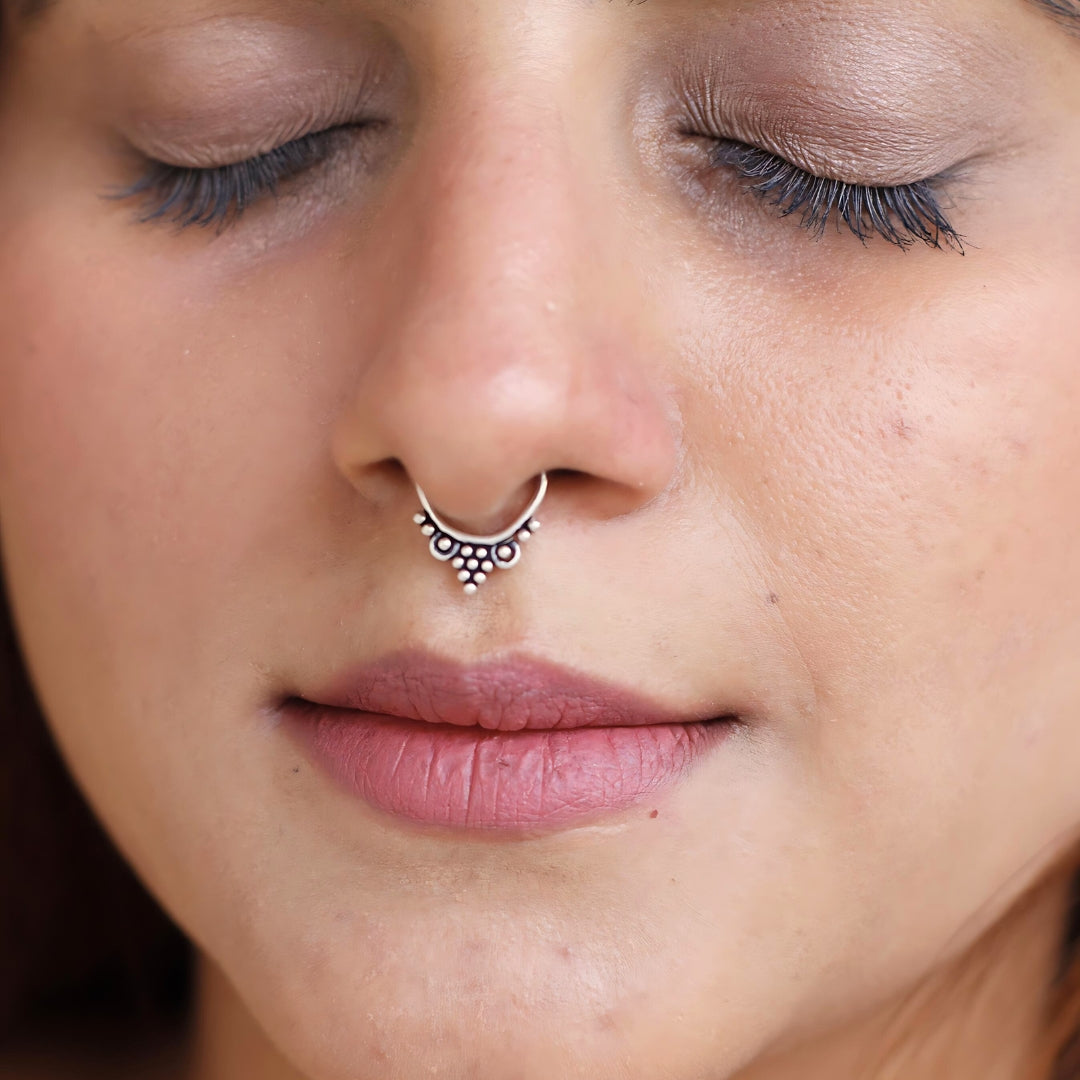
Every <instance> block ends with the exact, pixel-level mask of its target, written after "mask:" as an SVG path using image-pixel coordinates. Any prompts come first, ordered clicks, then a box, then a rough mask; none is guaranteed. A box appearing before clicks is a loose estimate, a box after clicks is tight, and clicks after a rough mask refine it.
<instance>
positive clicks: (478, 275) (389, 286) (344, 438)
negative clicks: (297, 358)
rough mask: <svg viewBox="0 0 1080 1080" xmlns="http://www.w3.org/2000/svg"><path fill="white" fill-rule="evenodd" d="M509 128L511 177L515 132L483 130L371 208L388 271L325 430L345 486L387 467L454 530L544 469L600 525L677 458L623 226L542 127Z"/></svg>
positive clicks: (508, 507) (478, 518) (495, 517)
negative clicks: (338, 415) (361, 358)
mask: <svg viewBox="0 0 1080 1080" xmlns="http://www.w3.org/2000/svg"><path fill="white" fill-rule="evenodd" d="M515 130H519V131H521V132H523V133H524V134H526V135H528V136H529V139H528V140H527V145H525V144H521V145H519V146H518V153H519V155H520V158H521V161H522V162H523V164H522V167H521V169H520V170H517V171H516V172H515V170H514V169H513V168H512V167H508V165H507V160H508V150H507V139H510V137H509V136H507V137H506V138H502V137H500V133H498V132H496V133H495V134H494V135H493V134H492V132H491V131H490V130H489V128H488V127H487V126H485V127H481V128H478V129H476V130H475V131H474V132H473V137H472V142H471V145H470V146H469V147H468V148H467V150H466V151H462V150H461V148H459V155H458V158H457V160H458V167H457V168H456V169H451V170H449V172H448V171H446V170H445V169H440V167H439V164H438V162H437V161H435V160H433V161H432V162H430V163H428V164H430V165H431V168H430V169H428V168H418V169H415V170H412V175H413V176H415V177H421V178H423V179H419V180H416V181H414V184H415V186H413V187H412V188H411V189H405V190H403V191H401V192H399V193H398V194H397V196H396V199H395V201H394V203H393V205H392V206H390V207H388V210H387V213H386V214H384V215H383V216H382V218H381V221H380V224H379V229H378V230H377V231H379V232H383V233H384V235H382V236H380V238H379V239H380V241H381V242H383V243H384V245H385V246H384V250H388V251H391V252H392V253H393V254H392V255H391V256H390V258H391V261H392V262H393V266H392V268H391V269H390V272H387V273H384V274H383V277H382V280H379V281H376V282H371V281H370V279H369V281H368V282H367V283H366V284H367V285H368V288H367V290H366V291H367V292H368V295H369V296H372V295H375V296H377V297H378V300H377V301H376V303H378V305H379V309H378V315H377V316H376V318H375V319H374V322H373V324H372V329H373V333H372V336H371V339H370V340H369V341H368V342H366V343H364V344H363V345H362V346H361V347H362V348H364V351H365V353H366V354H367V356H368V360H367V361H366V362H365V363H364V365H363V366H362V368H361V370H360V372H359V385H358V387H357V391H356V393H355V394H354V395H353V397H352V400H351V402H350V404H349V406H348V407H347V409H346V410H345V412H344V414H343V416H342V419H341V422H340V423H339V425H338V427H337V430H336V432H335V457H336V460H337V465H338V468H339V470H340V471H341V472H342V473H343V474H344V475H346V476H347V477H348V478H349V479H350V481H351V482H352V483H353V484H354V486H356V487H358V488H363V487H365V485H370V484H371V482H372V478H373V476H375V475H376V474H381V475H383V476H386V475H388V470H387V463H389V462H396V463H398V464H399V465H400V466H401V467H402V468H403V470H404V473H405V474H406V475H407V477H408V479H409V480H410V481H411V482H412V483H414V484H416V485H418V486H419V487H420V489H421V490H422V491H423V492H424V493H425V494H426V497H427V498H428V499H429V501H430V503H431V505H432V506H433V507H434V508H436V509H437V510H438V512H439V513H440V514H441V515H444V516H445V517H446V518H447V519H448V521H449V522H451V523H453V524H455V525H457V526H459V527H466V528H467V529H468V531H470V532H479V533H485V534H486V533H489V532H491V531H492V530H493V529H497V528H499V527H501V526H502V524H503V523H504V522H505V521H506V520H507V519H508V518H512V517H513V516H514V515H515V514H517V513H519V512H520V511H521V510H522V509H523V508H524V504H525V503H527V501H528V499H529V498H530V497H531V494H532V492H533V490H534V485H535V484H536V483H537V479H536V478H537V477H539V476H541V475H542V474H545V473H546V474H548V475H549V476H550V477H551V478H552V489H551V492H550V493H549V495H548V500H549V503H550V502H552V501H553V500H556V499H557V500H559V501H563V500H565V499H566V497H567V496H568V495H569V494H570V493H571V492H573V493H574V494H575V497H576V499H577V500H578V502H579V504H580V503H581V502H587V503H588V505H589V509H590V512H591V513H593V514H598V515H601V516H607V515H609V514H611V513H622V512H626V511H628V510H630V509H632V508H634V507H635V506H638V505H640V504H641V503H642V502H644V501H647V500H648V499H650V498H651V497H653V496H654V495H655V494H656V493H657V492H658V491H660V490H663V488H664V487H666V486H667V484H668V483H669V482H670V478H671V475H672V471H673V468H674V462H675V435H674V430H673V427H672V425H671V422H670V416H671V413H672V410H671V408H670V402H668V401H667V400H666V396H665V392H664V390H663V383H662V380H660V379H659V378H658V377H657V374H656V371H655V369H654V367H653V365H652V363H651V361H652V359H653V357H652V355H651V354H650V351H649V350H648V349H644V348H642V346H641V342H642V340H643V334H642V326H641V309H642V307H643V306H645V300H646V297H645V295H644V290H643V288H642V286H641V284H640V282H635V280H634V278H633V274H632V273H630V272H628V269H627V263H626V260H625V259H623V258H622V257H621V254H620V252H619V251H618V243H617V238H618V236H619V235H621V231H620V219H619V218H618V215H617V214H614V213H612V211H611V209H610V206H609V205H608V204H609V200H607V199H605V198H602V197H601V195H600V194H598V193H597V192H595V191H593V190H591V188H590V184H589V182H587V179H586V178H583V177H582V176H581V175H579V172H578V171H577V166H575V165H574V164H573V162H574V160H575V159H574V158H573V156H572V155H569V154H568V153H567V152H566V148H565V146H563V145H561V144H560V142H559V140H558V139H556V138H553V137H552V136H551V135H550V133H548V134H544V133H545V132H547V131H548V129H547V128H545V129H543V132H542V133H541V134H542V135H543V139H542V141H543V142H544V145H543V146H537V145H536V142H537V138H538V136H537V134H536V132H537V130H538V129H537V128H536V125H526V126H524V127H521V125H518V126H517V128H515ZM552 130H557V125H554V126H552ZM502 134H505V132H504V133H502ZM510 141H511V142H512V139H510ZM519 143H520V139H519ZM417 152H418V153H420V154H423V153H426V152H427V151H425V150H424V149H423V148H421V149H420V150H418V151H417ZM439 152H441V151H439ZM509 156H510V158H513V157H514V153H513V151H512V150H511V151H510V153H509ZM524 162H527V167H526V165H525V164H524ZM537 162H541V163H543V166H542V167H540V166H538V165H537ZM508 171H509V173H510V174H511V175H508ZM522 177H525V178H526V180H524V181H522V180H521V178H522ZM511 181H513V182H511ZM598 204H600V205H601V206H607V207H608V209H607V210H606V211H604V212H600V211H598V208H597V207H598ZM372 242H374V240H373V241H372ZM360 273H363V271H360ZM395 475H400V474H395Z"/></svg>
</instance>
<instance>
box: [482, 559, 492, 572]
mask: <svg viewBox="0 0 1080 1080" xmlns="http://www.w3.org/2000/svg"><path fill="white" fill-rule="evenodd" d="M480 569H481V570H483V571H484V573H485V574H490V573H491V571H492V570H494V569H495V564H494V563H493V562H491V560H490V559H489V560H487V561H485V562H482V563H481V564H480Z"/></svg>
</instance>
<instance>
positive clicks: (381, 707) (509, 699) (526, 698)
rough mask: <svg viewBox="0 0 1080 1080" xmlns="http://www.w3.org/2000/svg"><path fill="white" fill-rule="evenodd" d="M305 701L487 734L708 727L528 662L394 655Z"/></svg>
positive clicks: (620, 690)
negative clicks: (465, 661)
mask: <svg viewBox="0 0 1080 1080" xmlns="http://www.w3.org/2000/svg"><path fill="white" fill-rule="evenodd" d="M304 700H305V701H307V702H309V703H311V704H315V705H321V706H326V707H330V708H338V709H349V710H352V711H356V712H362V713H368V714H375V715H379V716H394V717H400V718H401V719H405V720H416V721H423V722H425V723H429V724H450V725H454V726H457V727H479V728H484V729H486V730H489V731H526V730H533V731H551V730H558V729H563V730H565V729H571V728H585V727H640V726H644V725H648V724H676V723H693V722H695V721H701V720H705V719H709V717H702V716H688V715H686V714H685V713H676V712H674V711H673V710H671V709H669V708H665V707H664V706H662V705H659V704H657V703H656V702H653V701H650V700H648V699H647V698H645V697H643V696H641V695H640V694H638V693H635V692H634V691H631V690H627V689H624V688H622V687H620V686H615V685H612V684H610V683H605V682H602V681H599V680H597V679H595V678H592V677H590V676H587V675H583V674H581V673H579V672H575V671H572V670H570V669H568V668H564V667H561V666H559V665H557V664H553V663H551V662H549V661H543V660H537V659H533V658H530V657H523V656H517V657H509V658H505V659H499V660H492V661H486V662H483V663H479V664H471V665H465V664H460V663H456V662H454V661H452V660H447V659H444V658H441V657H437V656H434V655H432V654H430V653H417V652H410V653H398V654H396V655H393V656H389V657H384V658H382V659H381V660H378V661H376V662H374V663H371V664H366V665H363V666H361V667H359V668H355V669H353V670H351V671H349V672H347V673H345V674H343V675H342V676H340V677H338V678H337V679H335V680H331V682H330V684H329V685H328V686H327V687H326V688H324V689H323V690H320V691H317V692H315V693H312V694H304Z"/></svg>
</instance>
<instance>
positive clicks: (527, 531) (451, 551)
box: [413, 473, 548, 596]
mask: <svg viewBox="0 0 1080 1080" xmlns="http://www.w3.org/2000/svg"><path fill="white" fill-rule="evenodd" d="M547 489H548V478H547V473H541V474H540V480H539V486H538V488H537V491H536V495H535V496H533V500H532V502H531V503H529V507H528V509H527V510H526V511H525V513H523V514H521V515H520V516H519V517H518V518H517V519H516V520H515V521H514V523H513V524H512V525H508V526H507V527H506V528H505V529H503V530H501V531H500V532H497V533H492V534H491V535H490V536H474V535H473V534H472V533H465V532H461V531H460V530H459V529H455V528H452V527H451V526H450V525H447V524H446V522H445V521H443V520H442V518H440V517H439V515H438V514H437V513H436V512H435V510H434V509H432V506H431V503H430V502H428V497H427V496H426V495H425V494H424V491H423V488H421V487H420V485H419V484H417V485H416V494H417V495H418V496H419V498H420V505H421V506H422V507H423V508H424V510H423V513H420V514H417V515H416V516H415V517H414V518H413V521H415V522H416V524H417V525H419V526H420V531H421V532H422V533H423V534H424V535H425V536H429V537H431V541H430V544H429V549H430V551H431V554H432V555H433V556H434V557H435V558H436V559H438V560H439V562H445V563H449V564H450V565H451V566H452V567H453V568H454V569H455V570H456V571H457V572H458V575H457V576H458V581H460V582H461V583H462V585H464V587H465V592H466V593H467V594H469V595H470V596H471V595H472V594H473V593H475V592H476V591H477V589H479V588H480V586H481V585H483V584H484V582H485V581H487V579H488V575H489V574H491V573H492V572H493V571H495V570H509V569H510V567H511V566H514V565H515V564H516V563H517V561H518V560H519V559H520V558H521V545H522V544H523V543H524V542H525V541H526V540H528V539H529V538H530V537H531V536H532V534H533V533H534V532H536V530H537V529H539V528H540V522H539V521H537V520H536V518H534V517H533V514H535V513H536V511H537V510H539V509H540V504H541V503H542V502H543V501H544V496H545V495H546V494H547Z"/></svg>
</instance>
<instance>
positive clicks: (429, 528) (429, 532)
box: [420, 525, 435, 536]
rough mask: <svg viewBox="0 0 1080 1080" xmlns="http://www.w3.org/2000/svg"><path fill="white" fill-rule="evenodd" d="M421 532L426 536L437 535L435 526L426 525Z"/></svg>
mask: <svg viewBox="0 0 1080 1080" xmlns="http://www.w3.org/2000/svg"><path fill="white" fill-rule="evenodd" d="M420 531H421V532H422V533H423V534H424V535H425V536H434V535H435V526H434V525H425V526H424V527H423V528H422V529H421V530H420Z"/></svg>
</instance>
